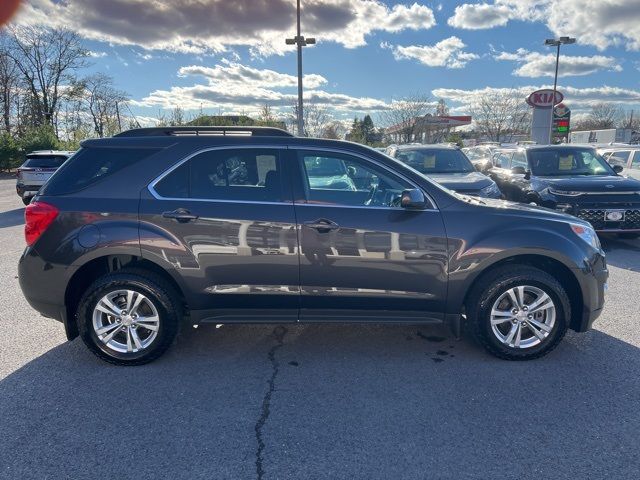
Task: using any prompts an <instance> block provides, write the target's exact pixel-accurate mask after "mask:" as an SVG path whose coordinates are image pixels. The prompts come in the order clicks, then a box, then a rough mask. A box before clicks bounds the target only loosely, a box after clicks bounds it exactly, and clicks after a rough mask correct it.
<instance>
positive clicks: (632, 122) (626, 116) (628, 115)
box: [620, 110, 640, 130]
mask: <svg viewBox="0 0 640 480" xmlns="http://www.w3.org/2000/svg"><path fill="white" fill-rule="evenodd" d="M620 127H621V128H630V129H632V130H640V112H636V111H634V110H628V111H626V112H624V113H623V115H622V118H621V119H620Z"/></svg>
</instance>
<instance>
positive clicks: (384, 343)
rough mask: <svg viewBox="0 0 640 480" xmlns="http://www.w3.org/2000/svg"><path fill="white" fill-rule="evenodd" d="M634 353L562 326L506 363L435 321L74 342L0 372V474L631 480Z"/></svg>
mask: <svg viewBox="0 0 640 480" xmlns="http://www.w3.org/2000/svg"><path fill="white" fill-rule="evenodd" d="M638 350H639V349H638V348H636V347H634V346H632V345H630V344H628V343H625V342H624V341H621V340H619V339H616V338H614V337H611V336H609V335H606V334H604V333H602V332H600V331H591V332H589V333H586V334H574V333H572V332H570V333H569V334H568V335H567V338H566V339H565V341H564V342H563V343H562V344H561V345H560V346H559V347H558V349H557V350H556V351H554V352H552V353H551V354H550V355H548V356H547V357H545V358H543V359H540V360H537V361H532V362H507V361H501V360H497V359H495V358H493V357H491V356H489V355H487V354H485V353H484V352H483V351H482V350H481V349H480V348H479V347H477V346H476V345H475V344H473V342H471V341H469V340H467V339H463V340H461V341H457V340H455V339H454V338H453V337H452V336H451V335H450V334H449V333H448V332H447V331H446V330H444V329H436V328H423V327H415V326H365V325H282V326H274V325H264V326H239V325H238V326H223V327H222V328H219V329H216V328H215V327H213V326H206V327H200V328H199V329H198V330H194V329H190V328H189V329H185V331H184V332H183V334H182V335H181V336H180V337H179V338H178V341H177V343H176V345H174V347H173V348H172V349H171V350H170V351H169V352H168V353H167V354H166V355H165V356H164V357H162V358H161V359H159V360H158V361H156V362H154V363H152V364H149V365H146V366H142V367H134V368H123V367H114V366H111V365H108V364H105V363H103V362H101V361H99V360H98V359H96V358H94V357H93V356H92V355H90V354H89V353H88V351H87V350H86V349H85V348H84V346H83V344H82V342H81V341H79V340H76V341H74V342H70V343H65V344H62V345H60V346H58V347H55V348H53V349H52V350H50V351H48V352H47V353H45V354H43V355H42V356H40V357H39V358H36V359H35V360H33V361H32V362H30V363H28V364H26V365H24V366H23V367H21V368H19V369H18V370H16V371H15V372H14V373H12V374H10V375H9V376H8V377H6V378H5V379H3V380H1V381H0V412H1V413H0V431H1V432H3V434H2V436H0V465H2V469H1V471H0V477H2V476H3V475H5V476H6V477H4V478H115V477H122V476H124V477H128V476H135V477H136V478H154V479H159V478H205V477H207V478H254V477H261V476H263V477H264V478H276V477H279V478H318V477H322V478H400V477H403V478H424V476H425V472H429V476H432V477H433V478H564V477H567V478H587V477H589V478H601V477H604V476H607V475H609V476H610V477H611V478H631V477H633V476H635V474H637V471H638V470H637V468H638V460H639V457H638V450H637V439H638V431H640V415H639V414H638V413H637V412H638V409H637V401H638V398H639V396H640V380H639V377H638V371H640V355H639V353H640V352H639V351H638ZM505 455H506V456H507V457H506V458H508V461H505ZM258 464H259V465H260V469H261V470H262V475H257V471H258V470H259V469H258Z"/></svg>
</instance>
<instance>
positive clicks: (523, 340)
mask: <svg viewBox="0 0 640 480" xmlns="http://www.w3.org/2000/svg"><path fill="white" fill-rule="evenodd" d="M555 322H556V306H555V304H554V302H553V299H552V298H551V297H550V296H549V295H548V294H547V293H546V292H544V291H543V290H542V289H540V288H538V287H534V286H531V285H520V286H517V287H513V288H510V289H509V290H507V291H506V292H504V293H503V294H502V295H500V296H499V297H498V299H497V300H496V301H495V302H494V304H493V307H492V308H491V329H492V331H493V334H494V335H495V336H496V338H497V339H498V340H499V341H500V342H501V343H502V344H504V345H506V346H508V347H511V348H520V349H525V348H531V347H535V346H536V345H539V344H540V343H542V342H544V341H545V340H546V338H547V337H548V336H549V335H550V334H551V331H552V330H553V326H554V324H555Z"/></svg>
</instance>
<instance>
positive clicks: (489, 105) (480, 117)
mask: <svg viewBox="0 0 640 480" xmlns="http://www.w3.org/2000/svg"><path fill="white" fill-rule="evenodd" d="M471 116H472V117H473V121H474V124H475V128H476V131H477V132H478V133H480V134H481V135H483V136H485V137H487V138H488V139H489V140H493V141H496V142H500V141H511V139H512V138H513V135H516V134H521V133H524V132H526V131H527V127H528V126H529V124H530V123H531V114H530V112H529V107H528V105H527V104H526V102H525V100H524V98H522V95H521V94H520V92H518V91H517V90H512V91H510V92H508V93H506V94H504V95H500V96H492V97H491V98H487V97H483V98H482V99H481V100H480V102H479V103H478V104H477V105H476V106H474V107H472V108H471Z"/></svg>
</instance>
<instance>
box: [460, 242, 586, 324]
mask: <svg viewBox="0 0 640 480" xmlns="http://www.w3.org/2000/svg"><path fill="white" fill-rule="evenodd" d="M506 265H514V266H515V265H526V266H529V267H533V268H537V269H539V270H542V271H543V272H546V273H548V274H549V275H551V276H552V277H554V278H556V279H557V280H558V281H559V282H560V283H561V284H562V286H563V288H564V289H565V290H566V292H567V295H568V296H569V300H570V302H571V312H572V316H571V322H570V324H569V328H572V329H574V330H575V329H576V328H577V327H578V324H579V323H580V319H581V316H582V311H583V307H584V298H583V294H582V290H581V288H580V283H579V281H578V278H577V277H576V275H575V274H574V272H573V271H572V270H571V269H570V268H569V267H567V266H566V265H565V264H564V263H562V262H561V261H560V260H557V259H555V258H552V257H549V256H546V255H540V254H521V255H513V256H510V257H506V258H503V259H501V260H498V261H496V262H494V263H492V264H491V265H489V266H487V267H486V268H485V269H484V270H483V271H482V272H481V273H480V274H479V275H478V276H476V277H475V278H474V279H473V280H472V282H471V283H470V284H469V286H468V288H467V289H466V293H465V295H464V298H463V301H462V304H461V307H462V308H463V309H464V306H465V305H466V304H467V301H468V299H469V296H470V294H471V292H472V291H473V289H474V288H475V287H476V286H477V285H479V284H481V283H482V282H483V280H484V279H485V278H486V277H487V276H488V275H489V274H490V273H491V272H493V271H494V270H496V269H498V268H501V267H504V266H506Z"/></svg>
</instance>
